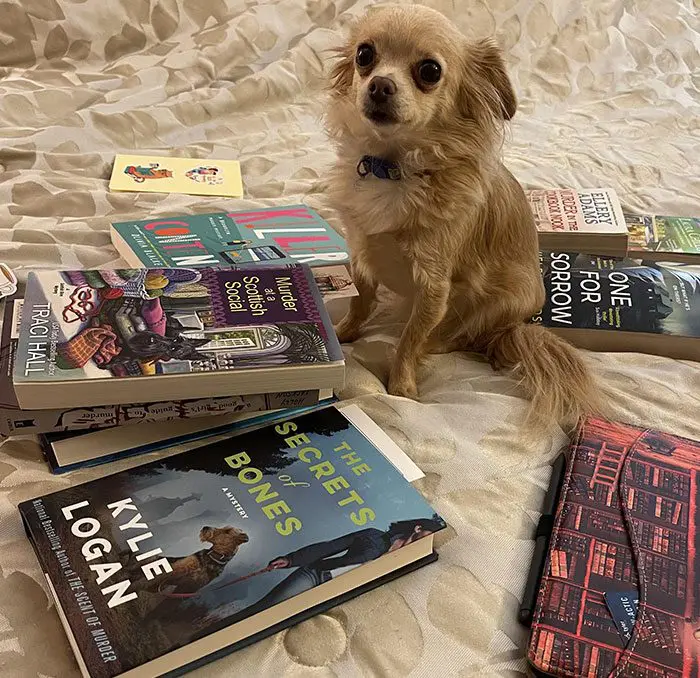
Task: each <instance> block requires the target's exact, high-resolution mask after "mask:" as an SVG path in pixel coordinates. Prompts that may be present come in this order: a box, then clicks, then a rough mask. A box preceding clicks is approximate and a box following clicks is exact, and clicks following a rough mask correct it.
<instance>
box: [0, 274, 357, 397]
mask: <svg viewBox="0 0 700 678" xmlns="http://www.w3.org/2000/svg"><path fill="white" fill-rule="evenodd" d="M343 378H344V363H343V354H342V351H341V349H340V345H339V344H338V340H337V338H336V336H335V332H334V331H333V327H332V325H331V322H330V319H329V317H328V313H327V312H326V309H325V307H324V305H323V302H322V300H321V296H320V293H319V291H318V288H317V286H316V283H315V282H314V279H313V276H312V275H311V271H310V269H309V268H308V266H305V265H302V264H290V265H286V266H274V267H273V266H262V267H261V266H250V265H249V266H241V267H237V268H233V267H232V268H226V269H223V268H222V269H214V268H201V269H193V268H178V269H169V268H161V269H121V270H96V271H62V272H58V271H55V272H41V273H30V274H29V278H28V282H27V290H26V295H25V302H24V310H23V313H22V322H21V325H20V333H19V339H18V346H17V354H16V358H15V364H14V373H13V382H14V388H15V394H16V396H17V400H18V403H19V405H20V407H21V408H22V409H56V408H59V407H61V408H70V407H84V406H87V405H109V404H118V403H125V402H143V401H150V402H156V401H160V400H180V399H182V400H184V399H195V398H204V397H215V396H230V395H243V394H246V393H265V392H284V391H296V390H312V389H333V388H339V387H341V386H342V384H343Z"/></svg>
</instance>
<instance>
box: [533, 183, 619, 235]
mask: <svg viewBox="0 0 700 678" xmlns="http://www.w3.org/2000/svg"><path fill="white" fill-rule="evenodd" d="M525 193H526V195H527V198H528V201H529V202H530V207H531V208H532V212H533V215H534V217H535V224H536V226H537V230H538V231H542V232H552V233H571V232H573V233H576V232H579V233H597V234H600V233H603V234H605V233H609V234H617V235H620V234H623V235H624V234H626V233H627V227H626V224H625V219H624V215H623V213H622V206H621V205H620V201H619V199H618V197H617V194H616V193H615V191H613V190H612V189H609V188H596V189H588V190H585V189H572V188H557V189H533V190H528V191H526V192H525Z"/></svg>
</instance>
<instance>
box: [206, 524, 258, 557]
mask: <svg viewBox="0 0 700 678" xmlns="http://www.w3.org/2000/svg"><path fill="white" fill-rule="evenodd" d="M199 539H200V541H204V542H209V543H210V544H211V545H212V546H213V547H214V548H215V549H216V550H217V551H218V552H219V553H221V554H223V555H233V554H234V553H235V552H236V551H237V550H238V547H239V546H240V545H241V544H245V543H246V542H247V541H248V535H247V534H246V533H245V532H244V531H243V530H240V529H238V528H237V527H231V526H230V525H228V526H226V527H208V526H205V527H203V528H202V529H201V530H200V532H199Z"/></svg>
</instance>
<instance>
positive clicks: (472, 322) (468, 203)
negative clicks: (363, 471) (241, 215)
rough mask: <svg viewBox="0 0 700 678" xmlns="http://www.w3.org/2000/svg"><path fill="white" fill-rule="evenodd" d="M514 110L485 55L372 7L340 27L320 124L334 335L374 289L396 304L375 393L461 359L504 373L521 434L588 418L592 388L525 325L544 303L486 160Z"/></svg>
mask: <svg viewBox="0 0 700 678" xmlns="http://www.w3.org/2000/svg"><path fill="white" fill-rule="evenodd" d="M516 106H517V102H516V96H515V92H514V91H513V87H512V85H511V82H510V80H509V78H508V75H507V73H506V69H505V64H504V61H503V58H502V56H501V53H500V51H499V49H498V48H497V46H496V45H495V44H494V43H493V42H492V41H491V40H480V41H478V42H469V41H467V40H466V38H465V37H464V36H463V35H462V34H461V33H460V32H459V31H458V30H457V28H456V27H455V26H454V25H453V24H452V23H450V22H449V21H448V20H447V18H446V17H444V16H443V15H442V14H440V13H439V12H437V11H435V10H431V9H429V8H426V7H421V6H416V5H414V6H397V7H387V8H382V9H375V10H370V11H369V13H368V14H366V15H365V16H364V17H363V18H361V19H360V20H359V21H358V22H357V23H356V24H355V25H354V26H353V28H352V31H351V35H350V39H349V41H348V42H347V44H346V45H344V46H343V47H342V48H341V49H340V50H339V60H338V61H337V62H336V63H335V64H334V66H333V70H332V73H331V84H330V104H329V107H328V110H327V116H326V117H327V128H328V131H329V134H330V137H331V139H332V140H333V141H334V142H335V143H336V145H337V162H336V164H335V167H334V169H333V171H332V175H331V177H330V184H329V187H330V195H331V200H332V203H333V206H334V207H335V208H336V210H337V211H338V213H339V215H340V217H341V219H342V221H343V224H344V228H345V235H346V237H347V241H348V245H349V248H350V252H351V258H352V273H353V278H354V282H355V284H356V286H357V288H358V291H359V293H360V294H359V296H357V297H354V298H352V300H351V305H350V309H349V312H348V314H347V315H346V316H345V318H344V319H343V320H342V321H341V322H340V324H339V325H338V327H337V328H336V330H337V333H338V337H339V339H340V340H341V341H342V342H349V341H353V340H354V339H356V338H357V337H358V336H359V334H360V332H361V328H362V326H363V324H364V323H365V321H366V320H367V319H368V318H369V316H370V314H371V312H372V309H373V307H374V303H375V300H376V292H377V288H378V285H379V284H382V285H384V286H386V287H388V288H389V289H390V290H392V291H393V292H395V293H397V294H398V295H400V296H403V297H405V298H408V299H409V300H410V301H411V304H412V306H411V313H410V317H409V319H408V321H407V323H406V325H405V327H404V329H403V332H402V335H401V338H400V341H399V344H398V347H397V351H396V356H395V358H394V361H393V364H392V366H391V370H390V375H389V383H388V391H389V393H391V394H394V395H398V396H405V397H411V398H413V397H415V396H416V395H417V385H416V370H417V367H418V365H419V363H420V361H421V359H422V358H423V357H424V356H425V355H426V354H427V353H428V352H445V351H451V350H469V351H477V352H481V353H483V354H485V355H486V356H487V357H488V359H489V360H490V362H491V364H492V365H493V366H494V367H495V368H514V369H515V370H516V373H517V376H519V377H520V380H521V381H522V383H523V384H524V386H525V387H526V389H527V391H528V392H529V395H530V397H531V399H532V407H531V409H530V419H529V421H530V422H533V421H537V422H542V423H543V422H544V421H546V420H547V421H551V420H555V421H558V422H560V423H563V422H572V423H573V422H576V421H578V419H579V418H580V417H581V416H582V415H584V414H586V413H589V412H593V411H595V410H596V409H597V405H598V403H597V393H598V389H597V388H596V386H595V384H594V382H593V380H592V378H591V375H590V374H589V373H588V371H587V369H586V366H585V365H584V362H583V361H582V359H581V357H580V356H579V354H578V353H577V352H576V351H575V349H574V348H573V347H572V346H570V345H569V344H568V343H566V342H565V341H563V340H562V339H560V338H559V337H557V336H556V335H554V334H552V333H551V332H550V331H548V330H547V329H545V328H543V327H541V326H539V325H535V324H530V323H529V322H528V321H529V320H530V319H531V318H532V316H533V315H534V314H535V313H537V312H538V311H539V310H540V309H541V308H542V306H543V303H544V300H545V294H544V287H543V284H542V278H541V275H540V269H539V255H538V244H537V231H536V227H535V223H534V218H533V215H532V212H531V209H530V207H529V204H528V202H527V198H526V196H525V194H524V192H523V189H522V187H521V186H520V185H519V183H518V182H517V181H516V180H515V178H514V177H513V176H512V175H511V174H510V172H509V171H508V170H507V169H506V168H505V167H504V166H503V164H502V163H501V158H500V152H501V146H502V142H503V133H504V127H505V123H506V121H507V120H509V119H510V118H512V117H513V115H514V114H515V111H516Z"/></svg>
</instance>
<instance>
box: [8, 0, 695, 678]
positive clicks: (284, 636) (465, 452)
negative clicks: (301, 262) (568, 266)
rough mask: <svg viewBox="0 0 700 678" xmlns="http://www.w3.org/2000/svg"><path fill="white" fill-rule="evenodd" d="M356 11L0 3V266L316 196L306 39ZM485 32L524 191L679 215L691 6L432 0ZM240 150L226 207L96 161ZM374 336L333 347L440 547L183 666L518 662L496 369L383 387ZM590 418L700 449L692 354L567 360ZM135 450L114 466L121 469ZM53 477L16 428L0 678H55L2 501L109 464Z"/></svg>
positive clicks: (327, 33) (323, 49)
mask: <svg viewBox="0 0 700 678" xmlns="http://www.w3.org/2000/svg"><path fill="white" fill-rule="evenodd" d="M371 4H372V3H371V2H369V1H368V0H5V1H4V2H0V78H1V80H0V125H1V131H0V136H1V142H0V143H1V145H0V261H4V262H5V263H7V264H9V265H10V266H11V267H13V268H14V269H15V270H16V271H17V273H18V275H19V277H20V278H22V279H23V278H24V277H25V276H26V273H27V271H29V270H31V269H42V268H43V269H47V268H59V267H62V268H75V267H106V266H109V265H111V264H116V263H119V260H118V258H117V255H116V252H115V251H114V250H113V248H112V247H111V245H110V242H109V237H108V233H107V228H108V224H109V223H110V221H121V220H124V219H125V218H127V217H136V218H142V219H143V218H147V217H150V216H154V215H166V214H167V215H175V214H178V213H186V212H214V211H224V210H227V209H230V208H232V207H233V208H235V207H247V206H253V205H275V204H284V203H291V202H299V201H306V202H307V203H308V204H310V205H311V206H312V207H314V208H317V209H318V210H319V211H320V212H321V213H322V214H323V215H324V216H325V217H327V218H328V219H329V221H330V222H331V223H332V224H333V225H334V226H335V227H337V228H342V225H341V224H340V223H339V222H338V220H337V218H336V216H335V215H334V214H333V212H332V210H330V208H329V207H328V205H327V199H326V195H325V194H326V191H325V187H324V176H325V173H326V172H325V170H326V168H327V167H328V166H329V164H330V163H331V162H332V159H333V155H332V149H331V148H330V146H329V144H328V143H327V142H326V140H325V137H324V133H323V130H322V125H321V122H320V118H321V115H322V113H323V96H322V95H323V85H324V69H325V68H326V66H327V63H328V57H329V48H330V47H332V46H334V45H336V44H337V43H338V41H339V40H340V39H341V36H342V33H343V29H344V27H345V26H346V25H347V24H348V22H350V21H351V20H352V19H353V17H354V16H356V15H358V14H359V13H361V12H362V11H363V10H364V9H365V8H366V7H367V6H368V5H371ZM428 4H430V5H431V6H433V7H435V8H437V9H440V10H442V11H444V12H445V13H446V14H447V15H449V16H450V17H451V18H453V19H454V20H455V21H456V22H457V24H458V25H459V26H460V27H461V28H462V29H463V30H464V31H465V32H467V33H469V34H471V35H474V36H478V37H481V36H486V35H495V36H496V37H497V39H498V40H499V42H500V43H501V45H502V46H503V47H504V49H505V51H506V54H507V60H508V64H509V68H510V73H511V75H512V78H513V81H514V84H515V87H516V90H517V92H518V94H519V98H520V110H519V113H518V114H517V115H516V117H515V119H514V121H513V124H512V128H511V132H510V134H509V139H508V142H507V144H506V147H505V151H504V152H505V159H506V163H507V164H508V166H509V167H510V168H511V170H512V171H513V172H514V174H515V175H516V176H517V177H518V178H519V179H520V181H521V182H522V183H523V184H524V185H525V186H527V187H536V186H557V185H559V186H573V187H576V186H589V187H591V186H594V187H595V186H601V185H604V186H613V187H614V188H616V189H617V191H618V193H619V195H620V197H621V199H622V200H623V202H624V204H625V207H627V208H629V209H637V210H641V209H648V210H651V211H656V212H660V213H666V214H682V215H688V216H690V215H693V214H698V213H700V198H699V197H698V196H700V164H699V161H698V148H700V21H699V19H698V16H699V14H700V6H699V5H698V0H679V1H675V0H596V1H595V2H583V3H582V2H579V1H578V0H431V1H430V2H429V3H428ZM117 152H123V153H139V152H147V153H152V154H156V155H168V154H172V155H178V154H180V155H182V154H185V155H189V156H192V157H198V158H207V157H218V158H232V159H239V160H240V161H241V163H242V169H243V173H244V182H245V188H246V197H245V200H242V201H240V202H239V201H235V202H234V203H232V202H231V201H230V200H224V199H209V198H195V197H191V196H182V195H161V194H147V193H144V194H138V193H121V194H117V193H110V192H109V191H108V189H107V182H108V177H109V173H110V171H111V163H112V160H113V158H114V155H115V153H117ZM397 332H398V328H397V327H396V326H395V325H394V324H393V323H391V322H389V321H388V320H386V318H385V317H384V316H382V314H381V313H380V314H379V315H378V316H377V318H376V319H375V321H374V323H373V325H372V327H371V329H370V331H369V332H368V333H367V334H366V335H365V336H364V337H363V338H362V339H361V340H359V341H358V342H357V343H355V344H354V345H352V346H348V347H347V348H346V354H347V362H348V383H347V388H346V389H345V392H344V393H343V394H342V395H343V397H344V398H347V399H354V400H355V402H357V403H358V404H359V405H360V406H361V407H362V408H363V409H365V410H366V411H367V412H368V413H369V414H370V415H371V416H372V417H373V418H374V419H375V420H376V421H377V422H378V423H379V424H380V425H381V426H383V427H384V428H385V430H386V431H387V432H388V433H389V435H390V436H391V437H392V438H393V439H394V440H395V441H396V442H397V443H399V444H400V445H401V446H402V447H403V449H404V450H405V451H406V452H407V453H408V454H409V455H410V456H411V457H412V458H413V459H414V460H415V461H416V462H417V463H418V464H419V465H420V467H421V468H422V469H423V470H424V472H425V478H424V479H423V480H421V481H419V483H418V487H419V489H420V490H421V491H422V492H423V493H424V494H425V496H426V497H427V498H428V500H429V501H430V502H432V504H433V505H434V506H435V508H436V509H437V510H438V511H439V512H440V513H441V514H442V515H443V516H444V517H445V519H446V520H447V521H448V523H449V528H448V530H447V531H446V532H443V533H442V535H441V536H440V539H439V541H438V549H439V552H440V556H441V557H440V560H439V562H438V563H436V564H434V565H431V566H430V567H427V568H424V569H423V570H421V571H419V572H417V573H415V574H412V575H410V576H408V577H406V578H404V579H403V580H400V581H396V582H394V583H392V584H390V585H387V586H385V587H383V588H381V589H380V590H377V591H375V592H373V593H371V594H368V595H365V596H362V597H360V598H358V599H356V600H355V601H353V602H350V603H348V604H345V605H343V606H342V607H340V608H338V609H336V610H335V611H332V612H330V613H328V614H325V615H321V616H319V617H317V618H315V619H313V620H311V621H308V622H306V623H304V624H302V625H300V626H298V627H296V628H293V629H291V630H288V631H286V632H283V633H280V634H278V635H276V636H274V637H271V638H269V639H268V640H265V641H263V642H261V643H258V644H257V645H255V646H253V647H251V648H249V649H246V650H243V651H241V652H239V653H237V654H236V655H234V656H230V657H228V658H226V659H223V660H220V661H218V662H216V663H215V664H211V665H209V666H207V667H205V668H202V669H200V670H199V671H197V672H196V674H195V675H197V676H215V677H218V676H229V675H234V674H235V675H239V676H270V677H278V676H290V677H291V676H317V677H319V678H321V677H327V676H338V677H343V678H346V677H351V676H390V677H404V676H426V677H427V676H437V675H440V676H458V677H460V678H471V677H473V676H509V677H513V676H520V675H524V674H525V671H526V662H525V651H524V647H525V644H526V640H527V634H526V632H525V631H524V630H523V629H522V628H520V627H519V626H518V623H517V621H516V614H517V608H518V600H519V597H520V595H521V593H522V589H523V586H524V582H525V577H526V573H527V569H528V564H529V558H530V554H531V550H532V546H533V542H532V541H531V537H532V533H533V527H534V525H535V522H536V519H537V516H538V507H539V506H540V505H541V501H542V498H543V494H544V490H545V487H546V484H547V481H548V475H549V462H550V461H551V460H552V458H553V457H554V455H555V454H556V453H557V451H558V450H559V449H560V448H561V446H562V445H563V444H565V442H566V438H565V436H564V434H563V432H562V431H561V430H558V429H556V430H554V431H543V432H542V435H541V436H540V437H539V439H538V440H537V441H536V442H535V443H533V444H530V445H529V446H528V445H525V444H524V443H523V442H522V440H521V436H520V430H521V424H522V419H523V414H524V412H525V405H526V403H525V401H524V400H523V399H522V393H521V392H520V391H519V389H518V386H517V384H516V382H515V381H514V380H513V379H511V378H509V377H508V376H507V375H503V374H498V373H495V372H493V371H492V370H491V368H490V367H489V365H488V364H486V363H485V362H483V361H482V360H480V359H479V358H478V357H475V356H471V355H466V354H459V353H455V354H451V355H445V356H435V357H433V358H431V359H429V360H428V362H427V363H426V365H425V366H424V367H423V368H422V372H421V378H420V398H419V400H418V401H410V400H404V399H399V398H394V397H390V396H388V395H387V394H386V391H385V387H384V384H385V382H386V377H387V364H388V360H389V359H390V357H391V352H392V348H393V346H394V344H395V341H396V337H397ZM586 357H587V360H589V362H590V364H591V366H592V368H593V369H594V370H595V371H596V372H597V374H598V375H599V377H600V378H601V379H602V380H604V381H605V382H606V383H607V384H608V385H609V388H610V389H611V390H612V392H613V394H614V407H615V412H614V414H615V416H616V417H618V418H619V419H621V420H624V421H628V422H631V423H635V424H643V425H650V426H656V427H660V428H662V429H665V430H667V431H670V432H673V433H676V434H681V435H687V436H691V437H696V438H700V416H698V413H699V411H700V368H699V367H698V366H697V365H695V364H691V363H683V362H678V361H673V360H668V359H663V358H658V357H650V356H644V355H636V354H616V355H613V354H587V356H586ZM131 463H138V462H131ZM124 466H126V463H122V464H117V465H116V467H114V466H113V467H102V468H98V469H94V470H90V471H84V472H77V473H74V474H72V475H70V476H61V477H53V476H51V475H50V474H49V473H48V471H47V470H46V468H45V466H44V464H43V462H42V459H41V454H40V451H39V447H38V445H37V443H36V441H35V440H34V439H17V440H9V441H7V442H5V443H4V444H2V446H1V447H0V675H2V676H3V678H20V677H21V678H35V677H38V676H41V677H50V678H72V677H73V676H78V675H79V673H78V669H77V666H76V664H75V662H74V660H73V659H72V655H71V652H70V648H69V645H68V643H67V641H66V640H65V637H64V635H63V632H62V630H61V627H60V624H59V620H58V616H57V614H56V613H55V611H54V609H53V607H52V605H51V602H50V600H49V597H48V594H47V590H46V586H45V583H44V582H43V581H42V575H41V572H40V570H39V568H38V566H37V563H36V561H35V558H34V556H33V553H32V551H31V549H30V547H29V544H28V542H27V541H26V539H25V537H24V534H23V531H22V527H21V524H20V520H19V516H18V514H17V511H16V506H17V503H18V502H19V501H22V500H25V499H28V498H32V497H35V496H37V495H40V494H43V493H47V492H50V491H53V490H58V489H60V488H63V487H66V486H68V485H69V484H70V483H75V482H82V481H85V480H88V479H90V478H93V477H96V476H98V475H101V474H105V473H107V472H111V471H113V470H115V468H122V467H124Z"/></svg>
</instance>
